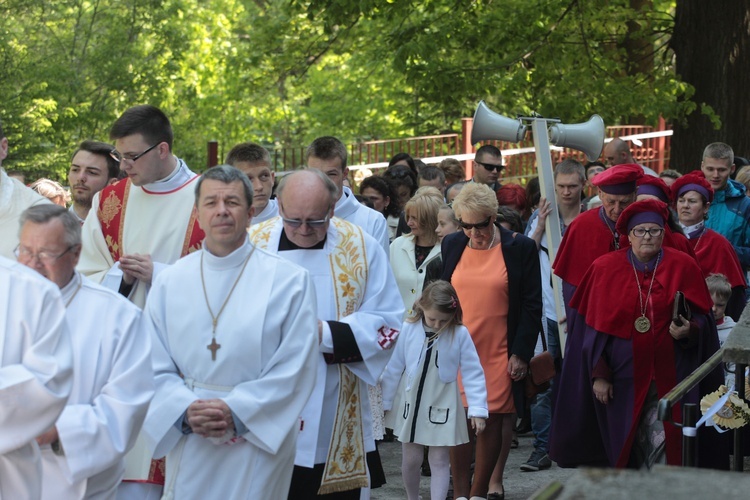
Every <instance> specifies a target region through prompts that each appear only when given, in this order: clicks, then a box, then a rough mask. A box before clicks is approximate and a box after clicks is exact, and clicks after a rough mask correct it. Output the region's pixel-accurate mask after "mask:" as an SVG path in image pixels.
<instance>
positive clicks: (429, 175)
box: [418, 165, 445, 192]
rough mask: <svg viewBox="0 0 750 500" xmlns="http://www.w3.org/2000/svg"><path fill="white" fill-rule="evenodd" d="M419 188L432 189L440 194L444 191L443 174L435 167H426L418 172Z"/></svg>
mask: <svg viewBox="0 0 750 500" xmlns="http://www.w3.org/2000/svg"><path fill="white" fill-rule="evenodd" d="M418 182H419V187H425V186H429V187H434V188H436V189H438V190H439V191H440V192H442V191H443V189H445V172H443V171H442V170H440V169H439V168H438V167H436V166H435V165H427V166H426V167H424V168H423V169H422V170H420V171H419V179H418Z"/></svg>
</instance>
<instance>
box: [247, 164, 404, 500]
mask: <svg viewBox="0 0 750 500" xmlns="http://www.w3.org/2000/svg"><path fill="white" fill-rule="evenodd" d="M338 198H339V195H338V188H337V186H336V185H335V184H334V183H333V182H332V181H331V179H330V177H328V176H326V175H324V174H323V173H321V172H319V171H317V170H316V169H308V170H303V171H300V172H293V173H291V174H289V175H287V176H285V177H284V178H283V179H282V181H281V183H280V185H279V188H278V200H279V213H280V216H279V217H277V218H275V219H271V220H269V221H266V222H264V223H262V224H258V225H254V226H253V227H252V228H251V230H250V239H251V240H252V241H253V242H254V243H255V244H256V245H259V246H261V248H263V249H264V250H267V251H269V252H271V253H274V254H278V255H279V256H280V257H282V258H284V259H285V260H288V261H290V262H292V263H295V264H298V265H301V266H302V267H304V268H305V269H307V270H308V271H309V272H310V275H311V276H312V279H313V282H314V283H315V287H316V292H317V294H316V295H317V306H318V307H317V311H318V320H319V321H318V335H317V338H318V349H317V364H318V375H317V381H316V384H315V390H314V391H313V394H312V396H311V397H310V400H309V401H308V402H307V405H306V406H305V409H304V411H303V412H302V417H301V422H300V426H299V430H300V433H299V438H298V441H297V457H296V459H295V461H294V463H295V468H294V474H293V476H292V486H291V489H290V491H289V495H288V498H289V499H290V500H291V499H295V500H300V499H302V500H305V499H311V498H317V496H318V495H325V494H327V493H331V492H340V493H338V494H337V496H336V497H335V498H338V499H350V498H351V499H359V498H360V489H362V488H365V489H366V488H367V487H368V484H369V483H368V474H367V468H366V464H367V460H366V454H367V453H371V452H374V451H375V442H374V440H373V434H372V415H371V412H370V405H369V396H368V390H367V385H368V384H369V385H375V384H376V383H377V381H378V378H379V377H380V375H381V374H382V372H383V370H384V369H385V366H386V364H387V363H388V360H389V359H390V356H391V352H392V351H391V350H390V348H391V347H392V346H393V344H394V342H395V340H396V337H397V336H398V331H399V329H400V324H401V319H402V316H403V314H404V306H403V303H402V301H401V295H400V294H399V292H398V287H397V286H396V280H395V278H394V277H393V272H392V271H391V267H390V265H389V264H388V259H387V257H386V255H385V252H384V251H383V249H382V247H381V246H380V244H379V242H377V241H375V239H373V238H372V237H371V236H370V235H369V234H367V233H366V232H365V231H364V229H363V228H361V227H359V226H357V225H355V224H352V223H350V222H347V221H345V220H342V219H339V218H338V217H334V213H335V208H334V206H335V204H336V200H337V199H338ZM350 453H351V455H352V456H347V455H348V454H350ZM345 464H348V465H345ZM351 467H353V469H354V470H350V468H351ZM274 498H281V497H274ZM326 498H327V497H326Z"/></svg>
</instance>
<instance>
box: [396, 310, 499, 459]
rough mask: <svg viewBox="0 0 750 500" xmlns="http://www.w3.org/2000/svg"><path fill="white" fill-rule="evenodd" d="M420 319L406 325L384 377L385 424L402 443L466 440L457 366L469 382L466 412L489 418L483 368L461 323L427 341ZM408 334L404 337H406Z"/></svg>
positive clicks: (436, 443)
mask: <svg viewBox="0 0 750 500" xmlns="http://www.w3.org/2000/svg"><path fill="white" fill-rule="evenodd" d="M428 330H429V329H428V328H426V327H425V326H424V325H423V324H422V323H421V322H419V323H405V324H404V327H403V329H402V337H401V339H400V340H399V342H397V344H396V351H395V352H394V353H393V357H392V358H391V360H392V361H391V363H390V364H389V365H388V368H387V369H386V373H385V375H384V377H383V399H384V407H385V408H386V409H391V408H392V410H391V411H390V412H389V413H388V415H387V416H386V426H388V427H392V428H393V433H394V434H396V435H397V436H398V438H399V441H401V442H403V443H418V444H422V445H425V446H455V445H458V444H463V443H467V442H469V435H468V430H467V427H466V417H465V414H464V411H463V403H462V401H461V393H460V390H459V387H458V381H457V373H458V368H459V366H460V367H461V370H462V375H463V378H464V380H465V385H466V386H467V398H468V399H469V404H470V407H469V416H476V417H483V418H487V391H486V387H485V379H484V372H483V371H482V369H481V365H480V363H479V357H478V356H477V354H476V349H475V348H474V345H473V344H472V343H471V339H470V337H469V332H468V330H466V328H465V327H463V326H458V327H455V328H454V331H453V333H452V334H451V333H449V332H443V333H441V334H440V336H439V337H438V338H437V339H432V340H430V338H429V335H431V334H432V332H429V331H428ZM404 334H406V336H404Z"/></svg>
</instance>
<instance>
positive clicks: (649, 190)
mask: <svg viewBox="0 0 750 500" xmlns="http://www.w3.org/2000/svg"><path fill="white" fill-rule="evenodd" d="M637 184H638V190H637V194H638V195H642V194H649V195H651V196H656V197H657V198H659V199H660V200H661V201H663V202H664V203H671V202H672V191H671V190H670V189H669V186H667V183H666V182H664V181H663V180H662V179H660V178H659V177H654V176H653V175H644V176H643V177H641V178H640V179H638V181H637Z"/></svg>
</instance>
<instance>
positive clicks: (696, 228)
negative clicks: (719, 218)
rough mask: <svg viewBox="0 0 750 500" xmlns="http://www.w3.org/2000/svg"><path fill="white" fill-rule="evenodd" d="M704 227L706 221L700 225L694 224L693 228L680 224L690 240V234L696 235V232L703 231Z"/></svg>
mask: <svg viewBox="0 0 750 500" xmlns="http://www.w3.org/2000/svg"><path fill="white" fill-rule="evenodd" d="M704 225H705V223H704V221H700V222H699V223H698V224H693V225H692V226H685V225H684V224H683V223H682V222H680V227H681V228H682V231H683V232H684V233H685V236H687V237H688V238H689V237H690V236H689V235H690V233H694V232H695V231H699V230H701V229H703V227H704Z"/></svg>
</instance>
